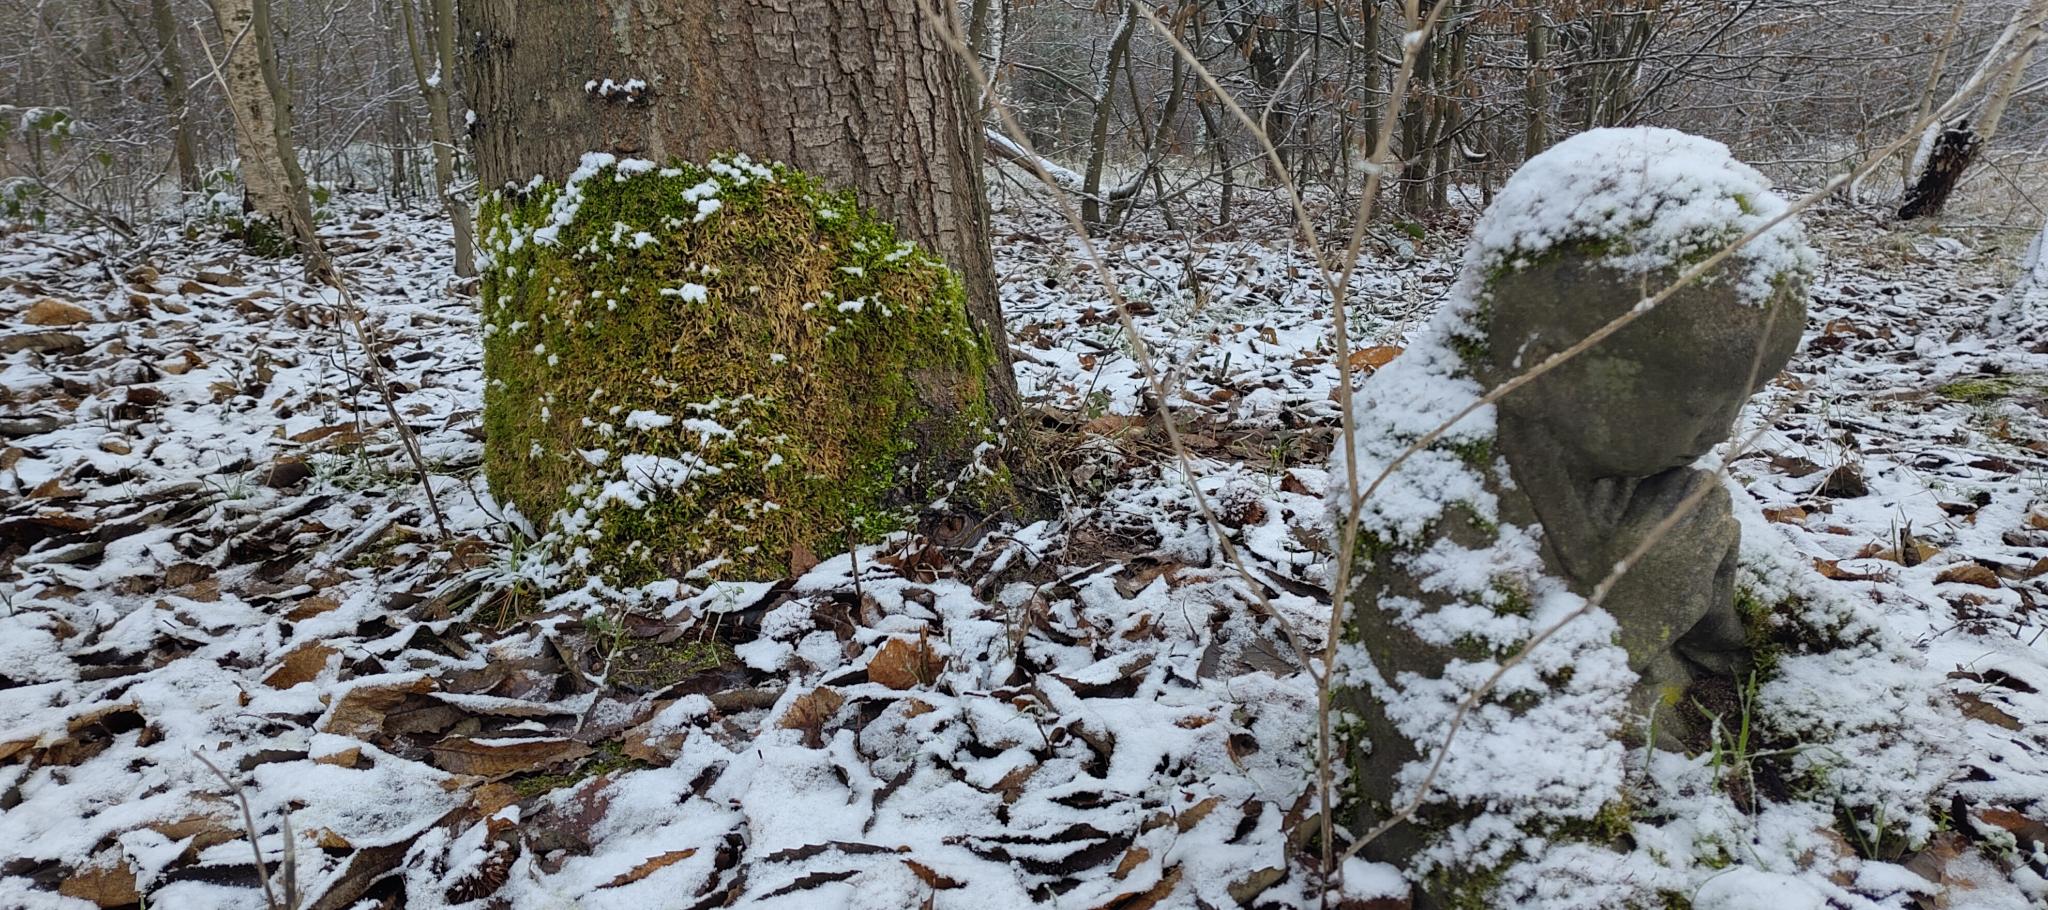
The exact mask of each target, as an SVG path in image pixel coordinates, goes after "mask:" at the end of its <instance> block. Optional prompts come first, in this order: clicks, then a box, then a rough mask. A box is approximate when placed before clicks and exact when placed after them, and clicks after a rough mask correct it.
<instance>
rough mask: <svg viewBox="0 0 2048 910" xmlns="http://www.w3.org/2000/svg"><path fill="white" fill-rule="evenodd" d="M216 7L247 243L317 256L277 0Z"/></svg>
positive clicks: (234, 1)
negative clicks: (275, 36)
mask: <svg viewBox="0 0 2048 910" xmlns="http://www.w3.org/2000/svg"><path fill="white" fill-rule="evenodd" d="M211 3H212V5H213V15H214V20H215V22H217V23H218V24H219V26H220V35H221V40H222V42H223V44H225V45H226V49H227V52H226V55H225V59H223V60H221V61H220V65H219V70H218V72H219V75H220V79H221V82H222V83H223V85H222V88H223V90H224V91H225V92H226V93H227V95H228V103H229V104H230V105H231V106H232V107H233V109H234V120H235V147H236V149H237V150H238V151H239V152H240V157H241V161H242V169H241V178H242V194H243V196H242V208H243V212H244V215H245V218H246V219H247V221H246V223H245V224H244V227H243V239H244V240H245V241H247V242H248V243H250V245H251V246H252V247H259V248H260V247H270V248H272V249H274V250H278V251H282V250H283V249H290V250H292V251H295V252H298V253H300V254H301V255H309V256H310V255H317V252H318V250H319V245H320V240H319V237H318V235H317V234H315V233H314V225H313V203H312V198H311V196H310V195H309V194H308V193H307V190H306V174H305V172H304V171H303V170H301V169H300V167H299V159H298V152H297V149H296V148H295V146H294V145H293V143H292V121H291V101H290V97H289V96H288V94H287V93H286V91H285V88H284V83H283V81H282V80H280V79H279V78H278V75H277V52H276V45H275V43H274V42H273V40H272V37H271V28H270V0H211ZM272 232H275V233H272Z"/></svg>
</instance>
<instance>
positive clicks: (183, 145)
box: [149, 0, 199, 192]
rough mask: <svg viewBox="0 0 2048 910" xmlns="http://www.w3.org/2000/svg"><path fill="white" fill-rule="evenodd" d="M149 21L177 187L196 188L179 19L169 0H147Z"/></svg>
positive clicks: (196, 165) (195, 159) (195, 151)
mask: <svg viewBox="0 0 2048 910" xmlns="http://www.w3.org/2000/svg"><path fill="white" fill-rule="evenodd" d="M149 23H150V27H151V28H152V29H153V30H154V31H155V32H156V41H157V74H158V76H159V78H161V79H162V80H163V84H164V106H165V107H166V108H168V109H169V110H168V113H169V114H170V118H171V160H172V162H173V164H174V165H175V166H176V168H177V171H178V188H179V189H181V190H184V191H186V192H191V191H193V190H197V189H199V151H198V146H197V144H196V143H195V142H193V139H192V102H191V99H190V97H189V93H187V92H186V90H185V86H186V85H187V84H188V82H189V80H190V79H191V77H190V75H189V74H188V73H187V72H186V70H185V55H184V53H183V52H182V51H180V50H179V49H178V20H177V18H176V17H175V16H174V15H173V14H172V12H171V0H149Z"/></svg>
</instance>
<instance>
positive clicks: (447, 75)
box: [404, 0, 476, 278]
mask: <svg viewBox="0 0 2048 910" xmlns="http://www.w3.org/2000/svg"><path fill="white" fill-rule="evenodd" d="M426 12H427V14H428V15H429V16H431V17H432V19H431V20H430V21H428V22H427V26H426V31H427V38H428V39H429V40H427V41H421V40H420V35H419V28H418V27H417V26H416V25H415V24H414V23H415V21H416V19H417V17H416V16H415V15H414V14H413V9H412V3H411V2H410V0H408V2H407V3H406V5H405V11H404V16H405V46H406V50H407V51H408V52H409V54H410V56H411V58H412V69H413V75H415V76H417V77H418V78H419V83H420V94H421V96H423V97H425V98H426V100H427V130H428V135H429V136H431V137H432V138H433V140H434V190H435V191H436V192H437V193H439V194H440V196H441V204H442V206H443V207H444V208H445V209H446V210H447V212H448V221H449V223H450V224H451V225H452V226H453V227H454V231H455V241H454V243H455V274H457V275H459V276H461V277H464V278H468V277H470V276H471V275H475V274H476V244H475V242H474V241H473V240H472V239H471V236H470V218H469V203H467V202H465V201H463V199H462V196H461V194H460V193H459V192H458V187H456V185H455V149H456V145H455V120H454V111H453V107H454V105H452V104H451V103H450V101H449V98H450V97H451V94H452V93H451V92H449V90H448V80H449V79H452V78H454V76H455V0H428V2H427V9H426ZM430 52H431V55H432V56H431V61H430V59H429V53H430Z"/></svg>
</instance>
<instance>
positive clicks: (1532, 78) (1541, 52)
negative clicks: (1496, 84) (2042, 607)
mask: <svg viewBox="0 0 2048 910" xmlns="http://www.w3.org/2000/svg"><path fill="white" fill-rule="evenodd" d="M1535 15H1536V17H1537V18H1536V19H1535V20H1534V21H1531V22H1530V23H1529V32H1528V34H1527V35H1525V36H1524V40H1525V41H1527V42H1528V49H1529V87H1528V89H1527V91H1526V92H1525V93H1524V95H1523V96H1522V101H1523V105H1524V106H1525V107H1527V108H1528V109H1529V110H1528V114H1529V122H1528V126H1527V128H1526V129H1525V130H1524V131H1523V134H1522V160H1524V161H1527V160H1529V159H1531V158H1534V157H1536V156H1537V155H1540V154H1542V153H1543V150H1544V149H1547V148H1549V147H1550V73H1549V72H1548V71H1547V68H1546V67H1547V65H1548V64H1547V61H1546V59H1545V58H1546V57H1548V56H1549V53H1550V27H1549V26H1548V25H1546V24H1544V22H1543V20H1542V14H1541V13H1537V14H1535Z"/></svg>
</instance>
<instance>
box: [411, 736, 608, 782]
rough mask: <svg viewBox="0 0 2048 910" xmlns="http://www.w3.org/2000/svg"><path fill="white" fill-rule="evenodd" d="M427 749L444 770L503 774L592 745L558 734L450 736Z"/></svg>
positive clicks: (575, 754)
mask: <svg viewBox="0 0 2048 910" xmlns="http://www.w3.org/2000/svg"><path fill="white" fill-rule="evenodd" d="M428 751H429V752H431V753H433V756H434V764H435V765H436V766H437V767H439V768H440V769H441V770H443V771H452V772H454V773H456V774H474V775H476V776H478V777H502V776H504V775H507V774H516V773H518V772H521V771H536V770H539V769H541V768H545V767H547V766H549V765H553V764H557V763H560V762H565V761H572V760H575V759H578V758H582V757H583V756H585V755H589V754H590V752H591V749H590V747H589V746H586V745H584V744H582V743H579V742H577V741H575V740H573V739H563V738H558V737H519V738H514V739H470V738H469V737H466V736H450V737H448V738H446V739H443V740H441V741H440V742H438V743H435V744H434V745H433V746H432V747H430V748H429V749H428Z"/></svg>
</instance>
